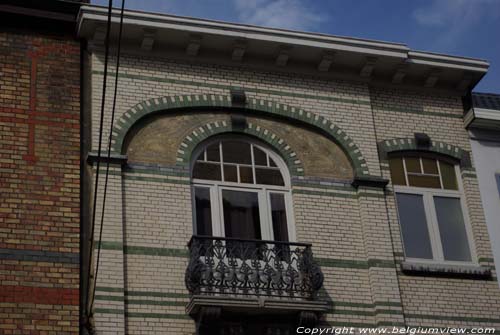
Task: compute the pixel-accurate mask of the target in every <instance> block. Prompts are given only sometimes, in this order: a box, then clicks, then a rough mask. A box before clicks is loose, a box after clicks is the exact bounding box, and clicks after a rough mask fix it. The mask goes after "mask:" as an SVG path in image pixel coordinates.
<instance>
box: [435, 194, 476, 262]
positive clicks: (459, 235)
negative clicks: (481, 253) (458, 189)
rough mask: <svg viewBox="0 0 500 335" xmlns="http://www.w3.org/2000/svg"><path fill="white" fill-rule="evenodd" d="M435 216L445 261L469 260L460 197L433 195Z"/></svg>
mask: <svg viewBox="0 0 500 335" xmlns="http://www.w3.org/2000/svg"><path fill="white" fill-rule="evenodd" d="M434 205H435V207H436V216H437V222H438V226H439V235H440V236H441V245H442V246H443V257H444V259H445V260H447V261H460V262H470V261H471V255H470V249H469V241H468V240H467V232H466V230H465V222H464V215H463V213H462V208H461V206H460V199H457V198H449V197H434Z"/></svg>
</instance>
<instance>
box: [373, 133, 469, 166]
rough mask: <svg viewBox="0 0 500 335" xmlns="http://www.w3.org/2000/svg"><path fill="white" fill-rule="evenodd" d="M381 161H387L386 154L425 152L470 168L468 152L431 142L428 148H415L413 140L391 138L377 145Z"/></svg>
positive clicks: (446, 144)
mask: <svg viewBox="0 0 500 335" xmlns="http://www.w3.org/2000/svg"><path fill="white" fill-rule="evenodd" d="M378 146H379V149H380V155H381V157H380V158H381V159H384V160H385V159H387V154H388V153H391V152H398V151H410V150H415V151H427V152H434V153H437V154H440V155H445V156H448V157H451V158H454V159H456V160H458V161H459V162H460V166H461V167H470V166H471V160H470V154H469V152H468V151H466V150H464V149H462V148H460V147H458V146H456V145H453V144H449V143H446V142H441V141H434V140H432V141H431V146H430V147H429V148H421V147H417V144H416V142H415V139H414V138H393V139H387V140H384V141H381V142H379V143H378Z"/></svg>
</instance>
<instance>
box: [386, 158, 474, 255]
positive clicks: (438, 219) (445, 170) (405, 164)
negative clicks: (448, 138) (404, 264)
mask: <svg viewBox="0 0 500 335" xmlns="http://www.w3.org/2000/svg"><path fill="white" fill-rule="evenodd" d="M389 166H390V170H391V179H392V184H393V185H394V192H395V196H396V204H397V209H398V216H399V223H400V225H401V233H402V238H403V245H404V250H405V256H406V258H408V259H410V260H426V261H435V262H440V263H442V262H456V263H471V262H474V257H473V254H474V248H473V244H472V233H471V228H470V225H469V223H468V220H467V215H466V213H465V212H464V209H466V206H465V202H464V199H463V190H462V185H461V182H460V179H459V178H457V176H459V175H460V174H459V173H460V171H459V168H458V165H457V164H455V162H453V161H450V160H447V159H445V158H442V157H436V156H432V155H425V154H414V155H405V156H396V157H392V158H389Z"/></svg>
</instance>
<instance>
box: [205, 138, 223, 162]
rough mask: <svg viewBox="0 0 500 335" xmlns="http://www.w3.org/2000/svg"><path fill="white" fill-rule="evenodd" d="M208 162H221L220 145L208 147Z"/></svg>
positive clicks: (215, 144)
mask: <svg viewBox="0 0 500 335" xmlns="http://www.w3.org/2000/svg"><path fill="white" fill-rule="evenodd" d="M207 160H208V161H211V162H220V151H219V143H214V144H212V145H210V146H209V147H207Z"/></svg>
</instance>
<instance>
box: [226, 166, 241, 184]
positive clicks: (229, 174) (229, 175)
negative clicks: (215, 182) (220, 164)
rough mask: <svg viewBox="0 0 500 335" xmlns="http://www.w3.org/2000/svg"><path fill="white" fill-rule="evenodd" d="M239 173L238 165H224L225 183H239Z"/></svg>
mask: <svg viewBox="0 0 500 335" xmlns="http://www.w3.org/2000/svg"><path fill="white" fill-rule="evenodd" d="M237 173H238V172H237V171H236V165H228V164H224V181H232V182H235V183H237V182H238V174H237Z"/></svg>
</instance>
